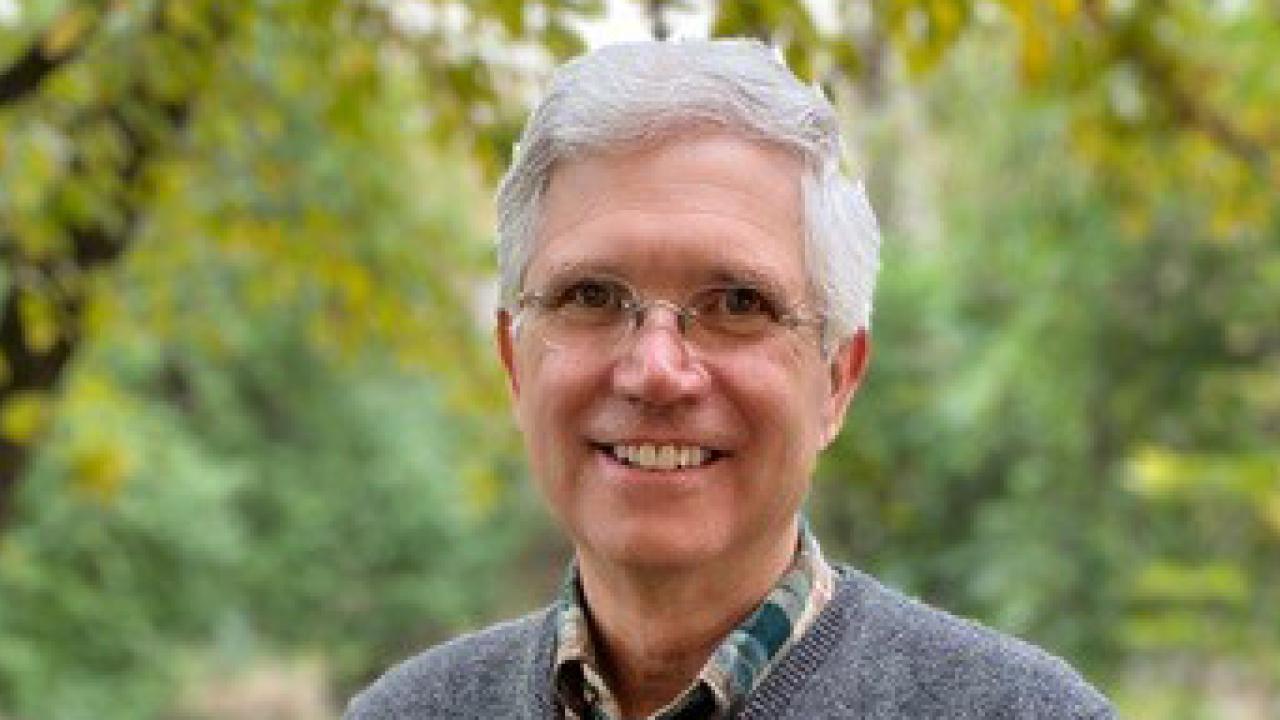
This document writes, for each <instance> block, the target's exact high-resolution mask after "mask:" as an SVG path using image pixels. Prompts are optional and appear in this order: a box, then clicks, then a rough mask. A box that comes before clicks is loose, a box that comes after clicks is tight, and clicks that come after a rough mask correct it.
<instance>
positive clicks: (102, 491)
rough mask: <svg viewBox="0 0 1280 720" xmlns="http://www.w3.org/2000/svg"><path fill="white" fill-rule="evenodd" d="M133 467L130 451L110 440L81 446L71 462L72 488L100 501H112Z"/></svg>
mask: <svg viewBox="0 0 1280 720" xmlns="http://www.w3.org/2000/svg"><path fill="white" fill-rule="evenodd" d="M132 466H133V462H132V459H131V458H130V457H129V453H128V452H127V451H126V450H125V449H124V448H122V447H121V446H119V445H116V444H112V443H99V444H95V445H93V446H89V447H85V448H82V449H80V451H78V452H77V453H76V454H75V456H74V458H73V460H72V462H71V467H72V474H73V477H74V481H75V487H76V488H77V489H78V490H80V491H82V492H84V493H85V494H86V495H89V496H91V497H93V498H95V499H97V500H99V501H102V502H106V501H109V500H111V499H112V498H114V497H115V496H116V495H117V494H118V493H119V491H120V486H121V485H122V484H123V483H124V480H125V478H126V477H128V475H129V472H130V471H131V469H132Z"/></svg>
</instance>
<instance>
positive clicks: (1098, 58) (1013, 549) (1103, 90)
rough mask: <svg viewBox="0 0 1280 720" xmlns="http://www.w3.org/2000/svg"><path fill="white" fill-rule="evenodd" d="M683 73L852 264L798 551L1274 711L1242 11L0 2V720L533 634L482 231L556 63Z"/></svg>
mask: <svg viewBox="0 0 1280 720" xmlns="http://www.w3.org/2000/svg"><path fill="white" fill-rule="evenodd" d="M707 35H716V36H718V35H748V36H755V37H760V38H764V39H767V40H768V41H769V42H771V43H773V44H775V45H776V46H777V47H779V48H780V49H781V52H782V54H783V56H784V57H785V59H786V61H787V62H788V64H789V65H790V66H791V67H792V68H793V69H794V70H795V71H796V72H797V73H798V74H799V75H800V76H802V77H804V78H806V79H808V80H811V81H813V82H814V83H816V84H817V85H819V86H820V87H821V88H822V89H823V91H825V92H826V93H827V95H828V96H829V97H831V98H832V99H833V101H834V102H835V103H836V104H837V106H838V107H839V108H840V111H841V113H842V117H843V119H844V122H845V124H846V127H847V137H848V140H849V147H848V151H849V162H850V166H851V168H853V170H854V172H856V173H858V174H861V175H863V176H865V178H866V180H867V184H868V187H869V189H870V193H871V196H872V201H873V204H874V205H875V207H876V209H877V212H878V213H879V215H880V217H881V220H882V223H883V229H884V232H885V246H884V270H883V273H882V275H881V287H880V291H879V296H878V300H879V302H878V307H877V311H876V319H875V323H874V328H873V330H874V358H873V363H872V369H871V372H870V376H869V378H868V380H867V381H866V383H865V385H864V387H863V388H862V390H861V392H860V394H859V396H858V398H857V399H856V400H855V403H854V409H853V412H852V416H851V418H850V420H849V422H848V425H847V427H846V430H845V432H844V434H843V436H842V437H841V438H840V439H839V440H838V442H837V443H836V445H835V447H834V448H833V450H832V451H830V452H829V453H828V455H827V457H826V458H825V460H824V463H823V465H822V467H821V470H820V473H819V477H818V478H817V480H816V487H815V491H814V496H813V498H812V500H811V504H810V505H811V510H810V512H811V516H812V519H813V522H814V524H815V525H816V526H817V528H818V531H819V535H820V536H821V537H822V538H823V540H824V543H825V549H826V551H827V553H828V554H829V555H830V556H832V557H833V558H837V559H840V560H844V561H849V562H852V563H854V564H857V565H859V566H861V567H863V568H865V569H867V570H869V571H871V572H873V573H875V574H877V575H879V576H880V577H882V578H884V579H885V580H886V581H888V582H890V583H891V584H894V585H896V586H898V587H900V588H902V589H904V590H906V591H908V592H910V593H912V594H915V595H918V596H920V597H922V598H925V599H927V600H928V601H930V602H932V603H935V604H938V605H941V606H944V607H946V608H949V609H951V610H953V611H954V612H957V613H960V614H963V615H966V616H970V617H974V618H978V619H980V620H981V621H983V622H985V623H989V624H991V625H994V626H996V627H999V628H1002V629H1004V630H1006V631H1009V632H1012V633H1015V634H1017V635H1019V636H1022V637H1024V638H1028V639H1030V640H1032V641H1034V642H1036V643H1039V644H1041V645H1044V646H1046V647H1047V648H1049V649H1050V650H1052V651H1053V652H1055V653H1057V654H1060V655H1063V656H1065V657H1066V658H1068V659H1069V660H1070V661H1071V662H1073V663H1074V664H1076V665H1077V666H1078V667H1080V668H1081V669H1082V671H1083V672H1084V673H1085V674H1086V675H1087V676H1088V677H1089V678H1090V679H1091V680H1092V681H1094V682H1095V683H1097V684H1098V685H1100V686H1101V687H1102V688H1103V689H1104V690H1105V691H1106V692H1107V693H1109V694H1110V695H1111V696H1112V697H1114V698H1115V699H1116V701H1117V703H1118V704H1119V705H1120V707H1121V709H1122V711H1123V713H1124V714H1125V715H1126V716H1127V717H1133V718H1275V717H1280V612H1278V611H1277V607H1280V555H1278V552H1277V551H1280V193H1278V192H1277V190H1278V189H1280V72H1277V68H1280V3H1277V2H1275V0H1054V1H1047V0H1046V1H1033V0H966V1H961V2H945V1H939V0H861V1H858V0H852V1H849V2H835V1H831V0H828V1H825V2H818V1H804V0H759V1H747V2H727V1H724V2H711V1H709V0H704V1H702V2H693V1H687V0H672V1H666V2H664V1H661V0H650V1H648V2H625V1H624V0H614V1H612V2H607V3H606V2H603V1H602V0H542V1H540V2H512V1H509V0H476V1H474V2H459V1H452V0H439V1H432V2H425V1H422V0H308V1H307V2H302V1H300V0H297V1H293V0H252V1H250V0H245V1H243V2H239V1H238V2H225V1H221V0H109V1H108V0H102V1H98V2H91V1H88V0H84V1H75V0H0V717H2V718H5V719H6V720H37V719H39V720H44V719H54V720H75V719H79V718H86V719H87V718H93V719H106V720H111V719H114V718H130V719H132V718H166V719H173V720H181V719H188V720H197V719H201V718H233V719H238V718H245V719H248V718H278V719H281V720H321V719H327V718H335V717H336V716H337V715H338V714H339V713H340V712H341V708H342V707H343V705H344V704H345V700H346V698H347V697H348V696H349V694H350V693H351V692H352V691H353V690H354V689H356V688H358V687H360V686H362V685H363V684H364V683H366V682H368V681H369V680H370V679H371V678H373V677H376V675H377V674H378V673H379V672H380V671H381V670H382V669H384V668H386V667H387V666H388V665H390V664H392V663H394V662H395V661H397V660H399V659H401V658H404V657H406V656H407V655H409V654H410V653H412V652H413V651H414V650H415V649H418V648H421V647H423V646H424V645H427V644H430V643H433V642H435V641H438V640H440V639H441V638H445V637H448V636H451V635H454V634H456V633H458V632H461V631H464V630H466V629H470V628H475V627H477V626H480V625H482V624H485V623H487V622H490V621H492V620H493V619H495V618H500V617H506V616H511V615H514V614H517V613H521V612H524V611H526V610H529V609H531V608H534V607H537V606H540V605H542V604H543V603H545V602H547V601H548V600H549V599H550V597H551V596H552V593H553V592H554V587H555V586H556V584H557V583H558V581H559V578H560V576H561V573H562V569H563V563H564V562H565V560H566V558H567V550H566V548H565V546H564V543H563V542H562V541H560V540H559V539H557V535H556V533H555V532H554V530H553V529H552V528H551V527H550V526H549V523H548V521H547V520H546V518H545V516H544V513H543V511H542V510H541V508H540V506H539V503H538V500H537V498H536V497H535V496H534V495H533V494H532V493H531V492H530V490H529V488H528V487H527V482H526V477H525V473H526V471H525V468H524V465H523V460H522V458H521V449H520V443H519V438H518V436H517V435H516V434H515V431H514V428H513V426H512V423H511V420H510V417H509V411H508V408H507V401H506V391H505V386H504V383H503V380H502V377H501V374H500V371H499V369H498V366H497V364H496V362H495V358H494V354H493V353H492V352H491V350H490V344H489V343H490V340H489V338H490V327H491V314H492V311H493V302H494V299H493V298H494V291H493V286H494V282H493V275H494V261H493V258H492V244H493V231H492V226H493V222H492V208H491V194H492V190H493V187H494V184H495V182H496V179H497V178H498V177H499V176H500V174H501V172H502V170H503V167H504V164H505V162H506V161H507V159H508V157H509V155H510V151H511V144H512V142H513V139H514V138H515V136H516V135H517V133H518V131H519V128H520V125H521V122H522V120H523V117H524V114H525V113H526V112H527V110H528V108H529V107H530V104H531V103H532V102H533V100H534V99H535V98H536V97H537V93H538V89H539V88H540V87H541V85H542V83H543V82H544V81H545V78H546V76H547V74H548V72H549V70H550V68H552V67H553V66H554V65H555V64H556V63H558V62H560V61H562V60H564V59H565V58H567V57H570V56H572V55H575V54H577V53H579V52H581V51H582V50H583V49H584V48H586V47H589V46H592V45H595V44H599V43H603V42H610V41H613V40H617V39H623V38H640V37H655V36H656V37H671V36H675V37H703V36H707Z"/></svg>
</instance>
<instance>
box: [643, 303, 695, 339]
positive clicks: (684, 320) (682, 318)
mask: <svg viewBox="0 0 1280 720" xmlns="http://www.w3.org/2000/svg"><path fill="white" fill-rule="evenodd" d="M654 308H666V309H667V310H670V311H671V316H672V318H673V319H674V320H675V326H676V334H677V335H679V336H680V337H681V339H684V338H686V337H687V334H688V331H689V313H688V311H686V310H685V309H684V308H682V307H680V306H679V305H678V304H676V303H674V302H671V301H670V300H650V301H649V302H647V303H645V304H643V305H640V306H638V307H636V309H635V311H634V314H633V316H632V319H631V331H632V332H633V333H639V332H640V331H641V330H643V329H644V326H645V321H646V320H648V319H649V313H650V311H652V310H653V309H654Z"/></svg>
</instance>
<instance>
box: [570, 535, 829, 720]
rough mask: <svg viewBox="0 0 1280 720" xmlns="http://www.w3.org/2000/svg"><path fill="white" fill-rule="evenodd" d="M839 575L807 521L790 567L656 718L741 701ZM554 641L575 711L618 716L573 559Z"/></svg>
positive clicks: (687, 716)
mask: <svg viewBox="0 0 1280 720" xmlns="http://www.w3.org/2000/svg"><path fill="white" fill-rule="evenodd" d="M833 585H834V576H833V573H832V570H831V568H830V566H829V565H827V563H826V561H825V559H824V558H823V556H822V550H821V548H820V547H819V545H818V541H817V538H816V537H814V535H813V533H812V532H811V531H810V530H809V525H808V523H807V522H806V521H803V520H802V522H801V523H800V536H799V538H798V540H797V543H796V552H795V555H794V556H793V558H792V561H791V564H790V566H788V568H787V570H786V571H785V572H784V573H783V574H782V576H781V577H779V578H778V580H777V582H776V583H775V584H774V586H773V587H772V588H771V589H770V590H769V592H768V593H767V594H766V595H765V597H764V599H763V600H762V601H761V603H760V605H758V606H757V607H756V609H755V610H754V611H753V612H752V613H751V615H750V616H748V617H747V619H746V620H744V621H743V622H742V623H741V624H740V625H738V626H737V627H736V628H734V629H733V630H732V631H731V632H730V633H729V634H728V635H727V636H726V637H725V638H724V640H722V641H721V643H720V645H719V646H717V648H716V649H715V651H714V652H713V653H712V654H711V657H710V658H708V660H707V663H706V664H705V665H704V666H703V668H702V670H701V671H700V672H699V673H698V676H697V677H696V678H695V679H694V681H693V683H692V684H690V686H689V687H688V688H687V689H686V690H685V691H684V692H683V693H681V694H680V695H679V696H678V697H677V698H676V699H675V700H673V701H672V702H671V703H670V704H668V705H667V706H666V707H664V708H663V709H662V710H660V711H658V712H657V713H655V714H654V715H652V716H651V718H653V720H694V719H695V718H723V717H727V716H728V715H729V714H730V713H731V712H732V711H735V710H737V709H738V708H741V707H742V706H743V705H744V704H745V702H746V699H747V697H748V696H749V695H750V694H751V691H752V690H753V689H755V688H756V687H757V686H758V685H759V684H760V682H761V681H762V680H764V678H765V677H766V676H767V675H768V674H769V672H770V670H772V669H773V667H774V665H775V664H776V663H777V661H778V660H779V659H781V658H782V657H783V656H784V655H785V654H786V651H787V650H788V649H789V648H790V647H791V646H792V645H793V644H794V643H795V642H796V641H797V640H798V639H799V638H800V637H801V636H803V635H804V633H805V631H806V630H807V629H808V628H809V627H810V626H811V625H812V624H813V621H814V619H815V618H816V617H817V615H818V613H819V611H820V610H821V609H822V608H823V606H825V605H826V604H827V602H828V601H829V600H830V599H831V595H832V591H833ZM554 616H555V626H556V645H555V654H554V664H553V669H552V678H551V679H552V687H553V689H554V692H555V694H556V697H557V699H558V700H559V701H560V704H561V705H562V706H563V707H564V708H565V709H566V714H567V715H568V717H570V718H579V719H581V720H617V719H618V718H620V717H621V712H620V709H619V705H618V702H617V698H616V697H615V696H614V695H613V693H612V691H611V690H610V687H609V684H608V681H607V679H606V678H605V676H604V675H603V673H602V672H601V669H600V663H599V659H598V658H599V655H598V652H597V650H596V647H595V639H594V638H593V632H592V627H591V621H590V611H589V608H588V607H587V604H586V598H585V596H584V595H583V592H582V583H581V579H580V577H579V574H578V569H577V566H576V565H570V567H569V570H568V572H567V575H566V578H565V582H564V586H563V588H562V590H561V593H560V598H559V601H558V602H557V603H556V605H555V607H554Z"/></svg>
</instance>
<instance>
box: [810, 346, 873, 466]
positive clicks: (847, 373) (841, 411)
mask: <svg viewBox="0 0 1280 720" xmlns="http://www.w3.org/2000/svg"><path fill="white" fill-rule="evenodd" d="M870 353H871V340H870V339H869V338H868V337H867V331H866V328H859V329H858V332H857V333H855V334H854V336H853V337H851V338H849V339H848V340H846V341H844V342H843V343H841V344H840V346H839V347H838V348H836V351H835V353H833V354H832V357H831V386H830V387H829V388H828V390H829V392H828V394H827V397H826V401H825V405H824V407H823V418H822V420H823V436H822V446H823V447H826V446H827V445H830V444H831V441H832V440H835V438H836V435H838V434H840V428H841V427H843V426H844V416H845V412H846V411H847V410H848V409H849V402H850V401H851V400H853V395H854V393H855V392H856V391H857V390H858V385H859V384H861V383H862V376H863V375H864V374H865V373H866V371H867V361H868V359H869V357H870Z"/></svg>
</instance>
